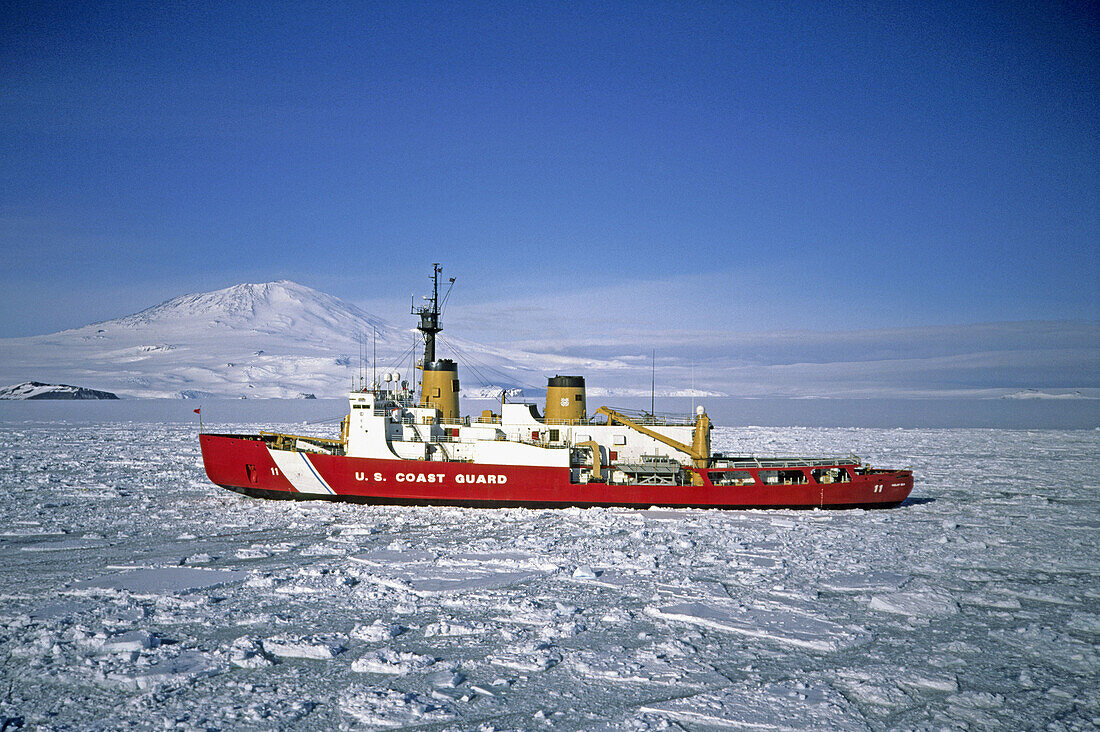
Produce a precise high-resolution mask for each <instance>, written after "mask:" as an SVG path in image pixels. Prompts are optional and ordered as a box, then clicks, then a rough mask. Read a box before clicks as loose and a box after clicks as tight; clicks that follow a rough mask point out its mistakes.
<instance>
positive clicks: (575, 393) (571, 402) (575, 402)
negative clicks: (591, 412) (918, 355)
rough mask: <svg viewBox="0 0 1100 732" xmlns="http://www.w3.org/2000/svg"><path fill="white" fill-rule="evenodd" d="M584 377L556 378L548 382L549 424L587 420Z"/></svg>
mask: <svg viewBox="0 0 1100 732" xmlns="http://www.w3.org/2000/svg"><path fill="white" fill-rule="evenodd" d="M586 412H587V410H586V405H585V398H584V377H583V376H555V377H553V378H551V379H547V382H546V416H545V418H544V419H545V421H546V423H547V424H562V423H565V424H569V423H571V422H575V421H577V420H582V419H584V418H585V414H586Z"/></svg>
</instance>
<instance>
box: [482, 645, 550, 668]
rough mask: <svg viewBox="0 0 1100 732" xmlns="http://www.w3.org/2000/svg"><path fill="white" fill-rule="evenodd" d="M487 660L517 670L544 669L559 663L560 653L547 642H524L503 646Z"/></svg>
mask: <svg viewBox="0 0 1100 732" xmlns="http://www.w3.org/2000/svg"><path fill="white" fill-rule="evenodd" d="M487 660H488V661H489V663H492V664H494V665H497V666H504V667H505V668H514V669H516V670H517V671H545V670H547V669H548V668H551V667H553V666H556V665H558V664H559V663H561V654H560V653H558V651H557V649H555V648H554V647H553V646H551V645H550V644H549V643H525V644H522V645H519V646H512V647H509V648H504V649H502V650H500V651H498V652H497V653H495V654H493V655H491V656H489V658H488V659H487Z"/></svg>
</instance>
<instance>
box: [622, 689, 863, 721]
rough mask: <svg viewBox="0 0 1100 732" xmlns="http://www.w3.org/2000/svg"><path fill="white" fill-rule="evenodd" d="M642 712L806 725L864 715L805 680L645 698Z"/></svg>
mask: <svg viewBox="0 0 1100 732" xmlns="http://www.w3.org/2000/svg"><path fill="white" fill-rule="evenodd" d="M640 711H642V712H649V713H654V714H660V715H662V716H665V717H668V718H669V719H671V720H674V721H676V722H682V723H686V724H689V725H695V724H702V725H707V726H716V727H731V728H749V729H769V730H807V729H849V728H853V727H863V726H864V723H863V720H862V717H861V715H860V714H859V712H858V711H857V710H855V709H852V708H851V707H850V705H849V704H848V702H847V701H846V700H845V699H844V698H843V697H842V696H840V695H839V694H837V693H836V692H834V691H832V690H831V689H829V688H826V687H810V686H807V685H806V684H804V683H801V682H789V683H785V684H765V685H764V686H757V685H755V684H753V685H749V684H742V685H740V686H736V687H732V688H728V689H722V690H719V691H714V692H706V693H703V694H696V695H694V696H689V697H684V698H680V699H673V700H671V701H666V702H658V703H656V704H646V705H643V706H642V707H641V709H640Z"/></svg>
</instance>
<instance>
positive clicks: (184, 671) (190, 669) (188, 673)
mask: <svg viewBox="0 0 1100 732" xmlns="http://www.w3.org/2000/svg"><path fill="white" fill-rule="evenodd" d="M221 671H222V667H221V665H220V664H218V663H217V662H216V661H214V660H213V659H211V658H210V657H209V656H207V655H206V654H204V653H200V652H199V651H184V652H183V653H180V654H179V655H178V656H176V657H174V658H166V659H163V660H160V661H156V662H154V663H152V664H150V665H149V666H146V667H144V668H141V669H140V670H134V671H117V672H112V673H109V674H107V675H106V676H105V678H104V681H105V682H106V683H107V684H110V685H114V686H120V687H122V688H124V689H142V690H145V689H152V688H156V687H159V686H164V685H167V684H178V683H183V682H189V681H191V680H193V679H196V678H200V677H203V676H213V675H215V674H217V673H220V672H221Z"/></svg>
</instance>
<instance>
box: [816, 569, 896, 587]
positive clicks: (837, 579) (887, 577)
mask: <svg viewBox="0 0 1100 732" xmlns="http://www.w3.org/2000/svg"><path fill="white" fill-rule="evenodd" d="M908 579H909V578H908V577H906V576H905V575H903V574H896V573H894V572H863V573H860V574H841V575H836V576H834V577H827V578H826V579H825V580H824V581H823V582H822V583H821V587H822V589H825V590H832V591H833V592H871V591H877V592H884V591H885V592H890V591H893V590H897V589H900V588H901V586H902V585H903V584H905V583H906V581H908Z"/></svg>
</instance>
